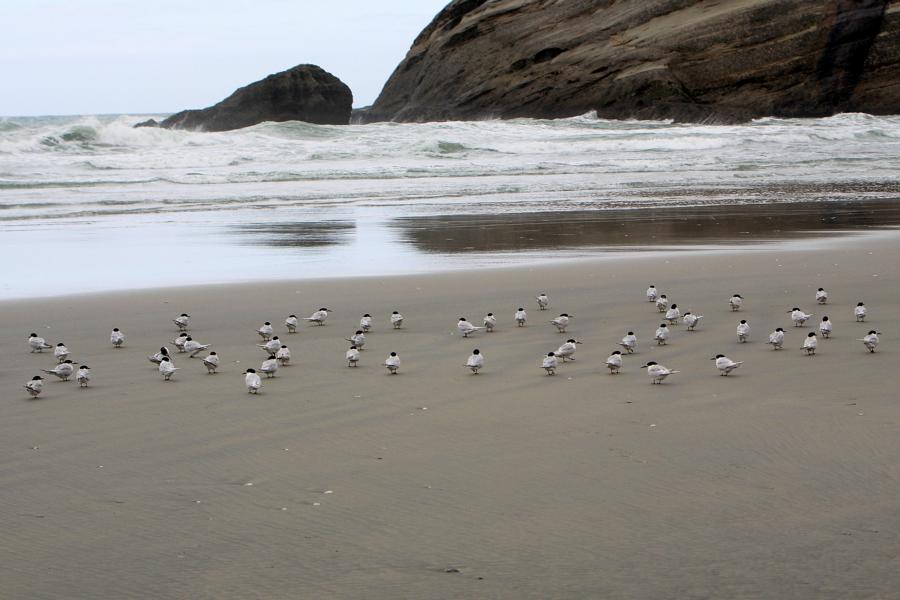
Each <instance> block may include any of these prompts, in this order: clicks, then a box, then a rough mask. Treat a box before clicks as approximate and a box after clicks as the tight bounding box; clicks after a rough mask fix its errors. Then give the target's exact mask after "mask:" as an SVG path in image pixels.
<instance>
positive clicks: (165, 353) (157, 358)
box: [147, 346, 171, 365]
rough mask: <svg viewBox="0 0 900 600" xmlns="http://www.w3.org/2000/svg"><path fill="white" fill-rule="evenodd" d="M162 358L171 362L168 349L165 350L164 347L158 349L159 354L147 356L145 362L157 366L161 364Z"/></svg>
mask: <svg viewBox="0 0 900 600" xmlns="http://www.w3.org/2000/svg"><path fill="white" fill-rule="evenodd" d="M164 357H165V358H169V359H170V360H171V357H169V349H168V348H166V347H165V346H163V347H162V348H160V349H159V352H157V353H156V354H152V355H150V356H148V357H147V360H149V361H150V362H152V363H153V364H155V365H158V364H159V363H161V362H162V359H163V358H164Z"/></svg>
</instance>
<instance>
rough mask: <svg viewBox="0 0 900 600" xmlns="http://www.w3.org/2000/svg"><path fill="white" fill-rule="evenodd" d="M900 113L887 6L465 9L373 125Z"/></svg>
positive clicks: (657, 3)
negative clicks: (584, 117) (521, 119)
mask: <svg viewBox="0 0 900 600" xmlns="http://www.w3.org/2000/svg"><path fill="white" fill-rule="evenodd" d="M589 111H597V114H598V116H600V117H603V118H615V119H625V118H638V119H674V120H676V121H692V122H720V123H726V122H740V121H746V120H749V119H753V118H757V117H764V116H779V117H822V116H828V115H832V114H835V113H838V112H867V113H872V114H881V115H884V114H897V113H900V3H898V2H896V1H894V2H891V1H890V0H791V1H790V2H786V1H785V0H725V1H713V0H566V1H564V2H560V1H558V0H454V1H453V2H451V3H450V4H448V5H447V7H446V8H444V9H443V10H442V11H441V12H440V13H439V14H438V15H437V17H435V19H434V20H433V21H432V22H431V24H430V25H429V26H428V27H427V28H426V29H425V30H424V31H423V32H422V33H421V34H420V35H419V37H418V38H417V39H416V40H415V42H414V43H413V45H412V48H411V49H410V51H409V53H408V54H407V56H406V58H405V59H404V60H403V62H402V63H401V64H400V65H399V66H398V67H397V69H396V70H395V71H394V73H393V75H392V76H391V78H390V79H389V80H388V82H387V84H386V85H385V87H384V90H383V91H382V92H381V95H380V96H379V98H378V99H377V100H376V102H375V104H374V105H373V106H372V107H371V108H370V109H369V110H367V111H365V112H364V113H363V114H361V115H360V117H361V118H362V119H364V120H365V121H366V122H372V121H434V120H449V119H485V118H504V119H507V118H515V117H534V118H559V117H571V116H576V115H580V114H584V113H587V112H589Z"/></svg>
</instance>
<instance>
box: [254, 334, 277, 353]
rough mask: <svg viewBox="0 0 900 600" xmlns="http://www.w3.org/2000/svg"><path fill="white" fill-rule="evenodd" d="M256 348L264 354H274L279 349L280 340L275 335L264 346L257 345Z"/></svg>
mask: <svg viewBox="0 0 900 600" xmlns="http://www.w3.org/2000/svg"><path fill="white" fill-rule="evenodd" d="M256 347H257V348H261V349H262V351H263V352H265V353H266V354H275V353H276V352H278V349H279V348H281V339H279V337H278V336H277V335H276V336H274V337H273V338H272V339H271V340H269V341H268V342H266V343H265V344H257V345H256Z"/></svg>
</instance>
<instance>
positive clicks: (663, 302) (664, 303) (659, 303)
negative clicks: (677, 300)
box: [656, 294, 669, 313]
mask: <svg viewBox="0 0 900 600" xmlns="http://www.w3.org/2000/svg"><path fill="white" fill-rule="evenodd" d="M668 309H669V298H668V296H666V295H665V294H661V295H660V296H659V298H657V299H656V310H658V311H659V312H661V313H664V312H666V311H667V310H668Z"/></svg>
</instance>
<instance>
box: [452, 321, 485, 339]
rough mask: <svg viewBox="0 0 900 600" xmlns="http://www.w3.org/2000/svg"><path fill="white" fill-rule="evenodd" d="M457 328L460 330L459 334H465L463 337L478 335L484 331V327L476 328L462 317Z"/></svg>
mask: <svg viewBox="0 0 900 600" xmlns="http://www.w3.org/2000/svg"><path fill="white" fill-rule="evenodd" d="M456 328H457V329H459V332H460V333H461V334H463V337H464V338H466V337H469V334H470V333H476V332H478V331H481V330H482V329H484V327H475V326H474V325H472V324H471V323H469V322H468V321H466V318H465V317H460V318H459V322H457V324H456Z"/></svg>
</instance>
